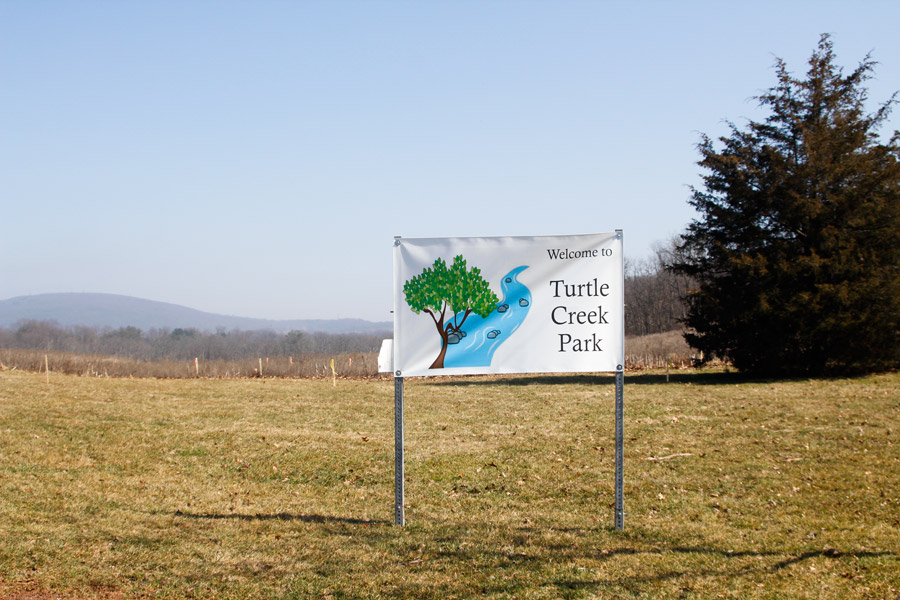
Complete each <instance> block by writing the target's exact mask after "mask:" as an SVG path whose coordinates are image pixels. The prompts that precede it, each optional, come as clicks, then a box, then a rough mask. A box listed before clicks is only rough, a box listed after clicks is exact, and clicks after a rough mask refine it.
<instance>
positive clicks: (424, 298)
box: [403, 255, 500, 369]
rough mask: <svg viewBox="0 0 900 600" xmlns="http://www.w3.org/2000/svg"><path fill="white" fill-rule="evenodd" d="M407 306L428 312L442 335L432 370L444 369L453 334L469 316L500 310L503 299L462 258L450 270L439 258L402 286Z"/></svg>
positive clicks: (477, 271)
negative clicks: (448, 345)
mask: <svg viewBox="0 0 900 600" xmlns="http://www.w3.org/2000/svg"><path fill="white" fill-rule="evenodd" d="M403 294H404V296H405V297H406V304H407V305H409V308H410V309H412V311H413V312H414V313H416V314H417V315H418V314H421V313H423V312H424V313H427V314H428V315H429V316H430V317H431V319H432V321H434V326H435V327H436V328H437V331H438V334H439V335H440V336H441V351H440V353H439V354H438V356H437V358H435V359H434V362H433V363H432V364H431V366H430V367H429V368H430V369H443V368H444V357H445V356H446V355H447V344H448V343H449V339H450V334H451V333H456V334H461V332H460V329H461V328H462V326H463V323H465V322H466V319H467V318H469V315H471V314H472V313H475V314H476V315H478V316H480V317H482V318H486V317H487V316H488V315H490V314H491V312H493V311H494V309H495V308H497V303H498V302H499V301H500V299H499V298H498V297H497V294H495V293H494V292H493V291H491V288H490V286H488V282H487V281H485V280H484V278H483V277H482V276H481V270H480V269H478V268H477V267H472V268H471V269H467V268H466V260H465V259H464V258H463V257H462V255H459V256H457V257H455V258H454V259H453V264H452V265H450V268H447V263H446V262H445V261H444V260H443V259H441V258H438V259H437V260H436V261H434V264H433V265H432V266H431V267H426V268H425V269H424V270H423V271H422V272H421V273H420V274H419V275H416V276H414V277H412V278H410V279H409V280H408V281H407V282H406V283H404V284H403Z"/></svg>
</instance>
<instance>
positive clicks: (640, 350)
mask: <svg viewBox="0 0 900 600" xmlns="http://www.w3.org/2000/svg"><path fill="white" fill-rule="evenodd" d="M625 348H626V354H625V366H626V368H627V369H631V370H636V369H652V368H665V367H666V364H667V363H668V365H669V367H670V368H673V369H683V368H686V367H690V366H692V365H693V364H694V362H695V359H696V358H697V357H696V356H695V353H694V352H693V351H692V350H691V348H689V347H688V345H687V343H685V341H684V338H683V337H682V335H681V332H679V331H669V332H666V333H657V334H651V335H645V336H639V337H630V338H627V339H626V343H625ZM332 359H334V361H335V371H336V372H337V374H338V375H339V376H341V377H377V376H378V353H377V352H352V353H346V352H344V353H336V354H323V353H316V352H305V353H302V354H298V355H297V356H293V357H291V356H282V355H278V356H271V357H269V356H260V357H257V358H248V359H243V360H206V359H199V358H198V359H196V361H195V360H138V359H134V358H124V357H121V356H106V355H98V354H83V353H76V352H58V351H46V350H34V349H21V348H15V347H5V348H4V347H0V369H9V370H24V371H33V372H45V371H46V370H47V369H48V368H49V370H50V372H51V373H65V374H70V375H82V376H86V377H155V378H176V379H184V378H203V377H206V378H222V377H238V378H240V377H260V376H262V377H294V378H297V377H326V378H327V377H332V376H333V373H332V370H331V360H332Z"/></svg>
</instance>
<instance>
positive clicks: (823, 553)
mask: <svg viewBox="0 0 900 600" xmlns="http://www.w3.org/2000/svg"><path fill="white" fill-rule="evenodd" d="M600 554H601V556H602V557H603V558H604V559H612V558H615V557H616V556H620V555H643V554H648V555H649V554H705V555H715V556H718V557H720V558H723V559H726V560H731V559H741V558H747V557H750V558H770V559H771V558H776V557H782V556H784V555H785V554H789V553H787V552H764V551H754V550H747V551H738V552H734V551H726V550H717V549H714V548H698V547H691V546H673V547H666V548H653V549H644V550H640V549H636V548H616V549H609V550H601V551H600ZM820 557H825V558H832V559H835V560H840V559H842V558H853V559H860V558H884V557H894V558H898V557H900V554H898V553H896V552H887V551H880V552H870V551H862V552H841V551H839V550H836V549H834V548H825V549H823V550H815V551H809V552H804V553H802V554H800V555H798V556H793V557H790V558H786V559H784V560H780V561H778V562H776V563H774V564H749V565H748V564H744V565H741V566H737V567H735V568H731V567H729V566H727V563H726V566H724V567H723V568H720V569H717V568H705V569H700V570H695V569H683V570H678V569H672V570H667V571H664V572H661V573H657V574H654V575H645V576H638V577H621V578H616V579H610V580H586V581H585V580H582V581H577V580H556V581H551V582H547V583H546V584H544V587H557V588H561V589H569V590H584V589H591V588H603V587H610V586H617V587H618V586H622V587H625V588H628V587H629V586H630V585H634V584H644V583H659V582H662V581H666V580H669V579H677V578H680V577H692V578H696V577H723V576H728V577H735V576H744V575H749V574H751V573H758V574H766V573H776V572H779V571H782V570H784V569H786V568H788V567H790V566H792V565H795V564H798V563H802V562H804V561H807V560H810V559H813V558H820Z"/></svg>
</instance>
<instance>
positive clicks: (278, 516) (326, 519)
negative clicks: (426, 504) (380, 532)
mask: <svg viewBox="0 0 900 600" xmlns="http://www.w3.org/2000/svg"><path fill="white" fill-rule="evenodd" d="M173 514H174V516H176V517H181V518H184V519H198V520H210V521H219V520H222V521H224V520H229V519H230V520H236V521H300V522H302V523H340V524H342V525H390V523H389V522H388V521H372V520H368V519H355V518H353V517H333V516H328V515H297V514H291V513H285V512H281V513H274V514H264V513H256V514H252V515H250V514H246V513H230V514H223V513H186V512H183V511H180V510H176V511H175V512H174V513H173Z"/></svg>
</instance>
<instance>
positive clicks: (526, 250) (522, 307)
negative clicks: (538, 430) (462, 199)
mask: <svg viewBox="0 0 900 600" xmlns="http://www.w3.org/2000/svg"><path fill="white" fill-rule="evenodd" d="M623 265H624V261H623V241H622V232H621V231H616V232H612V233H598V234H590V235H569V236H535V237H478V238H476V237H454V238H396V239H395V240H394V343H393V370H394V374H395V375H397V376H398V377H412V376H431V375H464V374H465V375H468V374H491V373H578V372H616V371H621V369H622V365H623V364H624V358H625V356H624V353H625V344H624V323H625V321H624V319H625V315H624V268H623Z"/></svg>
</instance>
